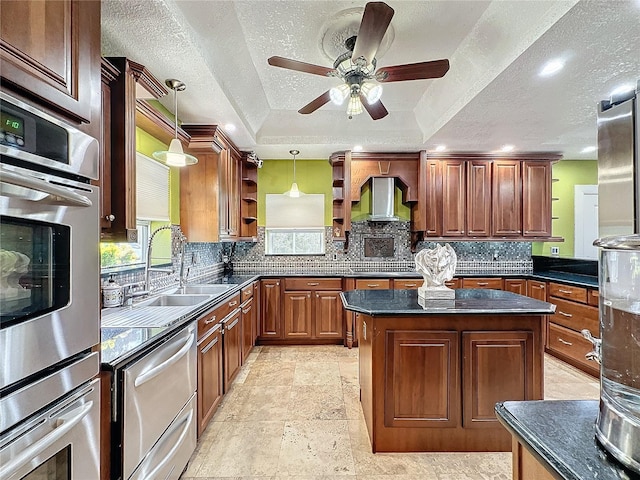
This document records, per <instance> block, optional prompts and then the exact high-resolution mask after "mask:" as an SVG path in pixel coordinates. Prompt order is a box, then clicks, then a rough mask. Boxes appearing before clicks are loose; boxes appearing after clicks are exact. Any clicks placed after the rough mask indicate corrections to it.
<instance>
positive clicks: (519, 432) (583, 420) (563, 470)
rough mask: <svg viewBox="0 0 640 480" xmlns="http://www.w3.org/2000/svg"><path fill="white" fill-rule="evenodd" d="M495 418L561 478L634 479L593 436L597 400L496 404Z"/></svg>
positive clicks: (550, 471) (552, 472)
mask: <svg viewBox="0 0 640 480" xmlns="http://www.w3.org/2000/svg"><path fill="white" fill-rule="evenodd" d="M496 414H497V416H498V420H499V421H500V423H502V425H504V427H505V428H506V429H507V430H509V432H510V433H511V434H512V435H514V436H515V437H516V438H517V439H518V441H519V442H520V443H521V444H522V445H523V446H524V447H525V448H526V449H527V450H528V451H529V452H530V453H531V454H532V455H533V456H534V457H536V458H537V459H538V461H540V462H541V463H542V464H543V465H544V466H545V468H547V470H548V471H549V473H551V474H552V475H553V476H554V477H556V478H558V479H561V480H594V479H597V480H614V479H638V478H640V476H638V475H635V474H634V473H632V472H630V471H629V470H626V469H625V468H624V467H623V466H622V465H621V464H619V463H618V462H617V461H616V460H615V459H613V457H611V456H610V455H609V454H608V453H606V452H605V451H604V449H603V448H602V447H601V446H600V445H599V444H598V442H597V441H596V439H595V422H596V419H597V417H598V401H597V400H539V401H525V402H503V403H498V404H496Z"/></svg>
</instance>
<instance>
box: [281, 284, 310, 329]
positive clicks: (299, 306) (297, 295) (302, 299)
mask: <svg viewBox="0 0 640 480" xmlns="http://www.w3.org/2000/svg"><path fill="white" fill-rule="evenodd" d="M283 309H284V312H283V313H284V326H283V329H282V330H283V334H284V338H285V339H287V340H292V339H309V338H311V321H312V318H311V312H312V309H311V292H310V291H295V292H284V306H283Z"/></svg>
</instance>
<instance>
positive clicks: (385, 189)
mask: <svg viewBox="0 0 640 480" xmlns="http://www.w3.org/2000/svg"><path fill="white" fill-rule="evenodd" d="M394 201H395V182H394V178H393V177H373V178H371V215H370V216H369V221H371V222H396V221H398V220H399V218H398V217H396V216H394V215H393V210H394V208H393V207H394Z"/></svg>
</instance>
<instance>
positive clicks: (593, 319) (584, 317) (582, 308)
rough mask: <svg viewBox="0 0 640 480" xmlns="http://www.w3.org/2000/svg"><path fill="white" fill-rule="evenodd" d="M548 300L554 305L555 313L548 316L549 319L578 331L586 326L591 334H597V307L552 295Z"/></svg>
mask: <svg viewBox="0 0 640 480" xmlns="http://www.w3.org/2000/svg"><path fill="white" fill-rule="evenodd" d="M549 302H550V303H553V304H554V305H555V306H556V313H554V314H553V315H551V317H549V320H550V321H552V322H554V323H557V324H559V325H564V326H565V327H567V328H570V329H572V330H576V331H578V332H579V331H580V330H582V329H583V328H588V329H589V331H590V332H591V333H592V334H593V335H596V336H597V334H598V331H599V324H598V309H597V308H595V307H591V306H589V305H582V304H581V303H576V302H570V301H568V300H562V299H560V298H554V297H550V298H549Z"/></svg>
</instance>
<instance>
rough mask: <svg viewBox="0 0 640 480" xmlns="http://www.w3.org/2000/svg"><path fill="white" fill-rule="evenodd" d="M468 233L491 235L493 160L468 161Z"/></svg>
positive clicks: (472, 234) (470, 234)
mask: <svg viewBox="0 0 640 480" xmlns="http://www.w3.org/2000/svg"><path fill="white" fill-rule="evenodd" d="M467 176H468V180H467V235H468V236H470V237H488V236H490V235H491V161H487V160H471V161H469V162H467Z"/></svg>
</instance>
